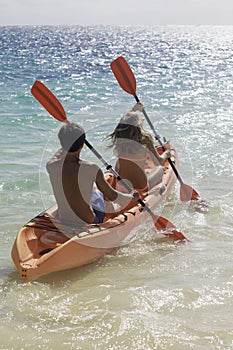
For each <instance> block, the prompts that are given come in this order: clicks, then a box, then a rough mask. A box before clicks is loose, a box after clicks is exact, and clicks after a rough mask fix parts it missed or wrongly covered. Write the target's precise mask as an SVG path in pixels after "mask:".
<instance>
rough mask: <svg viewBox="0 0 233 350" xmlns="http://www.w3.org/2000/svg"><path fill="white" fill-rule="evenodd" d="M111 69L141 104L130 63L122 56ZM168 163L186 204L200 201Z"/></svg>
mask: <svg viewBox="0 0 233 350" xmlns="http://www.w3.org/2000/svg"><path fill="white" fill-rule="evenodd" d="M110 67H111V69H112V71H113V74H114V75H115V77H116V79H117V81H118V83H119V85H120V86H121V88H122V89H123V90H125V91H126V92H127V93H129V94H131V95H133V96H134V98H135V100H136V101H137V102H140V100H139V98H138V96H137V94H136V79H135V76H134V74H133V72H132V70H131V68H130V66H129V65H128V63H127V62H126V60H125V59H124V57H122V56H120V57H118V58H117V59H115V60H114V61H113V62H111V64H110ZM142 112H143V114H144V116H145V118H146V120H147V122H148V124H149V126H150V128H151V129H152V131H153V133H154V135H155V139H156V140H157V141H158V142H159V144H160V146H161V147H162V149H163V151H165V146H164V144H163V142H162V141H161V138H160V136H159V135H158V133H157V132H156V130H155V128H154V126H153V124H152V122H151V121H150V119H149V117H148V115H147V113H146V111H145V108H143V110H142ZM168 162H169V164H170V166H171V167H172V169H173V171H174V173H175V175H176V177H177V179H178V180H179V182H180V199H181V200H182V201H184V202H187V201H190V200H199V199H200V196H199V194H198V193H197V192H196V191H195V190H194V189H193V188H192V187H191V186H189V185H186V184H185V183H184V182H183V181H182V179H181V177H180V175H179V173H178V171H177V169H176V167H175V164H174V163H173V162H172V160H171V159H170V158H169V159H168Z"/></svg>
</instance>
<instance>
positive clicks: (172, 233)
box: [153, 214, 187, 241]
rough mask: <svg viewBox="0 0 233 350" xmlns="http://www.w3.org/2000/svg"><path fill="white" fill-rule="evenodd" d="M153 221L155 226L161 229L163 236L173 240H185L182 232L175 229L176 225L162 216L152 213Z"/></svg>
mask: <svg viewBox="0 0 233 350" xmlns="http://www.w3.org/2000/svg"><path fill="white" fill-rule="evenodd" d="M153 221H154V225H155V228H156V229H157V230H159V231H163V234H164V235H165V236H168V237H170V238H172V239H175V240H181V241H183V240H187V239H186V237H185V236H184V235H183V233H181V232H179V231H177V229H176V226H175V225H174V224H172V223H171V222H170V221H168V220H167V219H165V218H164V217H163V216H157V215H155V214H153Z"/></svg>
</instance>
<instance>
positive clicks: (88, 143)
mask: <svg viewBox="0 0 233 350" xmlns="http://www.w3.org/2000/svg"><path fill="white" fill-rule="evenodd" d="M85 145H86V146H87V147H88V148H89V149H90V150H91V151H92V152H93V153H94V154H95V156H96V157H97V158H98V159H99V160H100V161H101V162H102V164H103V165H104V166H105V167H106V169H107V170H109V171H111V172H112V173H113V175H114V176H115V177H116V179H117V180H118V181H120V182H121V183H122V185H123V186H124V187H125V188H126V189H127V191H129V192H132V188H131V187H130V186H129V185H128V183H127V182H126V181H124V180H123V179H122V178H121V177H120V175H119V174H118V173H117V172H116V170H115V169H113V167H112V165H111V164H109V163H108V162H107V161H106V160H105V159H104V158H103V157H102V156H101V154H100V153H99V152H98V151H97V150H96V149H95V148H94V147H93V146H92V145H91V144H90V142H88V141H87V140H85ZM137 201H138V203H139V204H141V206H142V207H143V208H144V209H145V210H146V211H147V212H148V213H149V214H150V215H151V216H152V217H153V219H154V218H155V217H156V219H157V216H156V215H155V214H154V213H153V212H152V211H151V209H150V208H149V207H148V206H147V205H146V204H145V202H144V201H143V200H142V199H141V198H140V199H138V200H137Z"/></svg>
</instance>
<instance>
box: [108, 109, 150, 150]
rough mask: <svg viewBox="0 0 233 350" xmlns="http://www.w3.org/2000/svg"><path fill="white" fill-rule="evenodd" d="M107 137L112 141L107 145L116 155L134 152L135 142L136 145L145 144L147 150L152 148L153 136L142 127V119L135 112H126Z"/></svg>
mask: <svg viewBox="0 0 233 350" xmlns="http://www.w3.org/2000/svg"><path fill="white" fill-rule="evenodd" d="M107 138H108V139H111V141H112V142H111V144H110V145H109V146H108V147H109V148H110V147H113V148H114V151H115V152H116V153H117V154H118V155H119V154H122V153H123V154H124V153H127V154H128V153H135V151H136V148H137V147H136V143H137V145H138V146H139V145H143V146H146V147H147V148H148V149H149V150H151V149H153V148H154V144H153V138H152V136H151V134H150V133H149V132H147V131H146V130H145V129H144V128H143V119H142V118H141V117H140V116H139V115H138V114H137V113H136V112H128V113H126V114H125V115H124V116H123V117H122V118H121V119H120V122H119V123H118V124H117V126H116V128H115V129H114V131H113V132H112V133H111V134H109V135H108V137H107ZM129 141H135V142H129Z"/></svg>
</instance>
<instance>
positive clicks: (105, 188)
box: [96, 169, 140, 203]
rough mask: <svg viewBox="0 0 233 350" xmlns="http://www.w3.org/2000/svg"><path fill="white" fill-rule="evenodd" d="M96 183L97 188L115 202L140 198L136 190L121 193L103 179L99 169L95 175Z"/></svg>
mask: <svg viewBox="0 0 233 350" xmlns="http://www.w3.org/2000/svg"><path fill="white" fill-rule="evenodd" d="M96 185H97V187H98V189H99V190H100V191H101V192H102V193H103V195H104V197H105V198H107V199H108V200H110V201H117V202H123V203H124V202H129V201H131V200H138V199H139V198H140V196H139V194H138V193H137V192H132V193H129V194H128V193H122V192H119V191H116V190H114V189H113V188H112V187H111V186H110V185H109V183H108V182H107V181H106V180H105V178H104V174H103V172H102V171H101V170H100V169H99V171H98V173H97V176H96Z"/></svg>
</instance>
